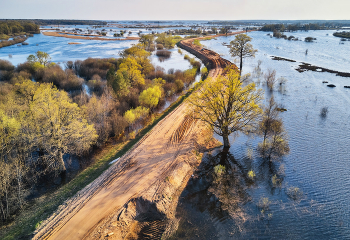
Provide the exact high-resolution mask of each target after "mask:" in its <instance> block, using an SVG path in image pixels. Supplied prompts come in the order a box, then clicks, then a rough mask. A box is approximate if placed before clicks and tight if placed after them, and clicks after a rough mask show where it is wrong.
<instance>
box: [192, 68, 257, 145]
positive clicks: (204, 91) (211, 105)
mask: <svg viewBox="0 0 350 240" xmlns="http://www.w3.org/2000/svg"><path fill="white" fill-rule="evenodd" d="M239 79H240V76H239V75H238V73H237V71H236V70H230V71H229V73H228V74H227V76H225V77H223V76H220V77H218V79H217V80H216V81H210V80H208V81H206V82H205V84H204V85H203V86H202V88H200V89H199V90H198V91H197V92H196V93H195V94H193V96H192V97H191V98H190V100H189V102H190V104H191V105H192V110H193V112H194V115H195V117H196V118H198V119H200V120H202V121H204V122H205V123H207V124H208V125H209V126H210V127H211V128H212V129H213V131H214V132H215V133H216V134H218V135H219V136H222V137H223V141H224V148H229V147H230V143H229V140H228V137H229V135H230V134H232V133H235V132H239V131H240V132H250V131H251V130H252V129H254V128H255V127H256V126H257V124H258V121H259V119H260V115H261V113H262V110H261V108H260V101H261V99H262V91H261V90H256V88H255V84H254V83H251V84H249V85H247V86H245V87H243V86H242V82H241V81H240V80H239Z"/></svg>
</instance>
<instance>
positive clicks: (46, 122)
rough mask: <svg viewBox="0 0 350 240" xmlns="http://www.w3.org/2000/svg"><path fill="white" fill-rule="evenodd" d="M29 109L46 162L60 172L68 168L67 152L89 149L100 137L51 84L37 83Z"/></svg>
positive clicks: (33, 130) (74, 152) (63, 94)
mask: <svg viewBox="0 0 350 240" xmlns="http://www.w3.org/2000/svg"><path fill="white" fill-rule="evenodd" d="M27 84H29V82H27ZM33 84H34V83H33ZM29 85H31V83H30V84H29ZM19 87H20V88H21V87H22V86H21V85H20V86H19ZM29 111H30V112H29V115H30V116H31V118H30V119H28V121H30V128H31V129H32V130H31V134H32V138H33V139H35V144H36V145H37V147H38V149H41V151H43V153H44V154H45V161H46V162H47V164H48V165H49V166H51V167H52V168H58V170H59V171H61V172H64V171H65V170H66V167H65V164H64V161H63V155H64V154H66V153H70V154H79V153H81V152H83V151H85V150H87V149H89V148H90V146H91V144H93V143H94V142H95V141H96V139H97V137H98V136H97V134H96V131H95V129H94V126H93V125H92V124H88V123H87V120H86V119H85V118H83V114H82V111H81V109H80V108H79V107H78V105H77V104H76V103H72V101H71V99H70V98H69V96H68V94H67V93H66V92H64V91H59V90H57V89H56V88H55V87H53V86H52V84H40V85H39V86H37V88H36V89H35V90H34V92H33V95H32V101H30V103H29ZM55 166H57V167H55Z"/></svg>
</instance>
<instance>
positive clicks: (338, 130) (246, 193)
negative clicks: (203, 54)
mask: <svg viewBox="0 0 350 240" xmlns="http://www.w3.org/2000/svg"><path fill="white" fill-rule="evenodd" d="M332 33H333V31H309V32H296V33H290V34H288V33H287V36H289V35H293V36H295V37H299V39H300V38H302V40H303V39H304V38H305V37H308V36H312V37H314V38H316V39H317V40H316V41H315V42H314V43H306V42H304V41H288V40H284V39H275V38H270V37H269V36H267V35H266V33H264V32H251V33H249V35H250V36H251V37H252V38H253V41H252V44H253V46H254V48H256V49H258V50H259V52H258V53H257V54H256V58H255V59H250V60H246V61H245V62H244V64H245V65H243V70H244V72H245V73H247V72H253V69H254V67H255V66H256V65H257V62H258V60H261V61H262V63H261V69H262V71H263V72H265V73H266V72H267V69H275V70H276V72H277V77H284V78H286V79H287V83H286V84H285V86H283V87H281V88H280V87H279V86H276V87H275V89H274V90H273V92H270V91H268V90H267V88H266V86H265V84H264V83H263V76H260V79H259V77H257V76H256V74H255V75H254V74H253V77H252V81H254V82H256V84H257V86H258V87H259V88H262V89H264V91H265V97H267V98H269V97H270V96H272V95H273V96H274V97H275V100H276V102H277V103H279V104H282V105H283V107H284V108H286V109H287V111H286V112H283V113H280V116H281V117H282V118H283V121H284V127H285V129H286V131H287V132H288V135H289V146H290V153H289V154H288V155H285V156H284V157H282V158H280V159H276V160H275V161H273V162H269V161H264V160H263V159H262V158H261V157H259V154H258V152H257V146H258V143H259V142H261V138H259V137H256V136H255V137H253V136H251V137H247V136H241V135H240V136H237V137H236V138H235V139H234V138H233V137H231V139H230V141H231V143H232V145H231V148H230V151H229V152H228V153H223V152H222V151H221V150H216V151H213V152H211V153H209V154H207V155H206V156H205V157H204V158H203V161H202V164H201V166H200V168H199V170H198V171H197V172H196V173H195V174H194V176H193V178H191V180H190V181H189V183H188V185H187V187H186V189H185V190H184V192H183V193H182V195H181V197H180V200H179V205H178V208H177V217H178V218H179V219H180V223H179V228H178V231H177V232H176V234H175V236H174V238H173V239H350V205H349V199H350V174H349V173H350V150H349V147H350V135H349V133H350V124H349V120H350V89H346V88H344V86H345V85H350V78H345V77H339V76H336V75H335V74H331V73H322V72H312V71H306V72H303V73H299V72H298V71H296V70H295V68H296V67H297V66H298V62H306V63H310V64H313V65H316V66H319V67H324V68H328V69H332V70H337V71H344V72H349V71H350V59H349V57H348V54H349V52H350V42H345V43H344V44H339V41H340V39H339V38H336V37H333V36H332ZM233 39H234V36H232V37H220V38H218V39H216V40H210V41H203V42H202V43H203V44H204V45H206V46H207V47H208V48H210V49H212V50H214V51H216V52H219V53H220V54H222V55H223V57H224V58H227V59H229V60H231V61H232V60H233V59H232V58H231V57H230V56H229V54H228V48H227V47H225V46H223V45H222V43H223V42H226V43H229V42H230V41H231V40H233ZM306 49H308V54H307V55H305V51H306ZM271 56H279V57H284V58H288V59H293V60H296V61H297V62H295V63H292V62H287V61H275V60H272V59H271ZM322 81H328V82H329V83H332V84H334V85H336V87H335V88H329V87H327V86H326V85H327V84H324V83H322ZM324 107H325V108H328V113H327V114H326V116H321V114H320V113H321V109H322V108H324ZM216 137H217V138H218V139H219V140H221V138H220V137H219V136H216ZM219 163H221V164H225V166H226V173H225V174H224V175H223V176H222V178H221V181H219V182H218V181H215V179H214V178H213V168H214V166H215V165H217V164H219ZM250 170H253V171H254V172H255V174H256V176H255V177H254V180H251V179H250V178H249V177H248V172H249V171H250ZM274 176H275V177H274ZM293 190H294V191H293Z"/></svg>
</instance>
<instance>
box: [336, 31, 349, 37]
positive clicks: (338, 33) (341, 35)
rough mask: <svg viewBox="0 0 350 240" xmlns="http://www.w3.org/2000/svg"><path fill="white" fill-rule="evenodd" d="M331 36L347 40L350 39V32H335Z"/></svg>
mask: <svg viewBox="0 0 350 240" xmlns="http://www.w3.org/2000/svg"><path fill="white" fill-rule="evenodd" d="M333 36H335V37H340V38H348V39H350V32H349V31H348V32H346V31H343V32H335V33H333Z"/></svg>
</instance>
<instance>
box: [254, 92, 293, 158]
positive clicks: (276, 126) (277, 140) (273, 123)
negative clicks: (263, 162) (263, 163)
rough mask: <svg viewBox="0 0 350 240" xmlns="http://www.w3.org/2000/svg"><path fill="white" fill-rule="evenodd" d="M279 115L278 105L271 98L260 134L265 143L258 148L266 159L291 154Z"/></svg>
mask: <svg viewBox="0 0 350 240" xmlns="http://www.w3.org/2000/svg"><path fill="white" fill-rule="evenodd" d="M278 115H279V111H278V107H277V104H276V102H275V100H274V98H273V97H271V98H270V100H269V102H268V105H267V106H266V107H265V109H264V114H263V118H262V120H261V122H260V125H259V133H260V135H262V136H263V142H262V143H260V144H259V147H258V148H259V151H260V153H261V155H262V157H264V158H268V159H271V158H273V157H279V156H282V155H284V154H287V153H288V152H289V144H288V140H287V134H286V132H285V130H284V127H283V122H282V119H281V118H280V117H279V116H278Z"/></svg>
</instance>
